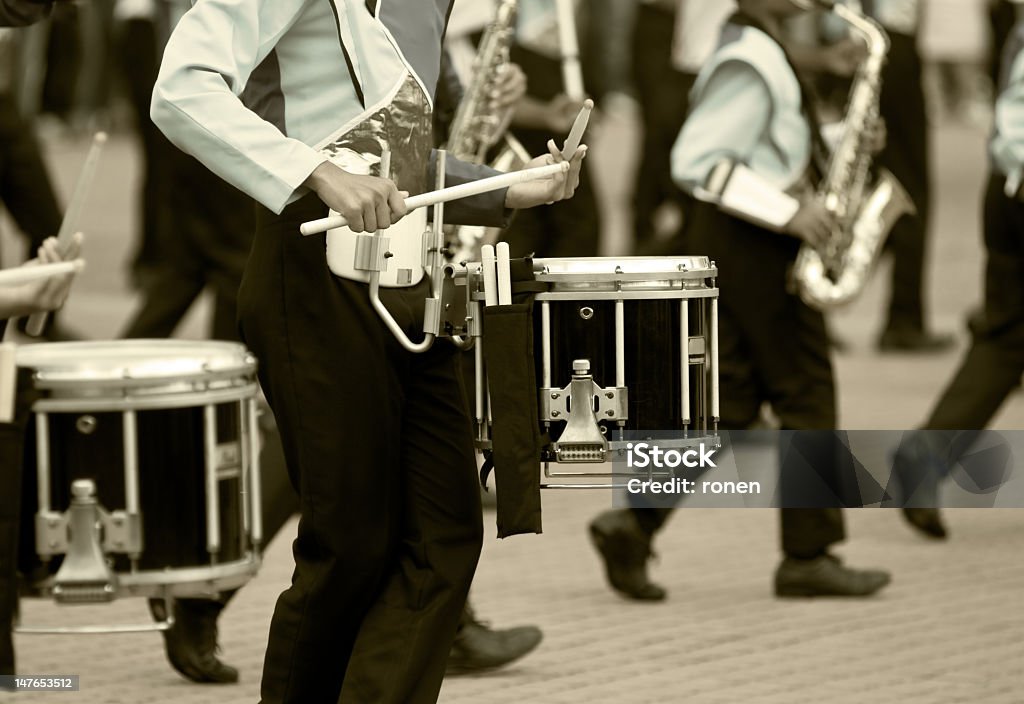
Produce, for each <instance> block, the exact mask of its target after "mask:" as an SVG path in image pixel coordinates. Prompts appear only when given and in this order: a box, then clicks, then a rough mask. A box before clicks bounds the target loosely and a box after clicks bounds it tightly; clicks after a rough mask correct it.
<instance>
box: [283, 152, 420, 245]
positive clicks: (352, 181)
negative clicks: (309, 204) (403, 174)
mask: <svg viewBox="0 0 1024 704" xmlns="http://www.w3.org/2000/svg"><path fill="white" fill-rule="evenodd" d="M303 185H305V186H306V187H308V188H310V189H312V190H314V191H316V194H317V195H318V196H320V200H322V201H323V202H324V203H326V204H327V205H328V206H329V207H330V208H331V209H332V210H335V211H337V212H338V213H340V214H341V215H342V216H343V217H344V218H345V220H346V221H347V222H348V228H349V229H350V230H352V231H353V232H376V231H377V230H386V229H387V228H389V227H391V226H392V225H394V224H395V223H396V222H398V221H399V220H401V219H402V216H404V215H405V214H406V212H408V209H407V208H406V207H405V199H406V198H408V196H409V194H408V193H407V192H406V191H400V190H398V187H397V186H396V185H395V182H394V181H392V180H390V179H386V178H378V177H377V176H359V175H357V174H350V173H348V172H347V171H344V170H342V169H341V168H339V167H337V166H335V165H334V164H332V163H331V162H329V161H325V162H324V163H322V164H320V166H318V167H316V169H314V170H313V173H311V174H310V175H309V178H307V179H306V181H305V183H304V184H303Z"/></svg>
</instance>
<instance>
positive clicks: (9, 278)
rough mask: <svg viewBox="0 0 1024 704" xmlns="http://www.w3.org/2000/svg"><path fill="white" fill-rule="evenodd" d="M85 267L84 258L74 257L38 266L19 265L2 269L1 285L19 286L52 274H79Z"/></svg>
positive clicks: (0, 270) (0, 271) (0, 274)
mask: <svg viewBox="0 0 1024 704" xmlns="http://www.w3.org/2000/svg"><path fill="white" fill-rule="evenodd" d="M84 268H85V260H84V259H74V260H72V261H69V262H55V263H53V264H39V265H38V266H17V267H14V268H11V269H0V286H18V285H20V284H27V283H31V282H33V281H38V280H40V279H48V278H50V277H51V276H62V275H64V274H77V273H78V272H80V271H81V270H82V269H84Z"/></svg>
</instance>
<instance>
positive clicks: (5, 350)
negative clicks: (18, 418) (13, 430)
mask: <svg viewBox="0 0 1024 704" xmlns="http://www.w3.org/2000/svg"><path fill="white" fill-rule="evenodd" d="M15 349H16V347H15V346H14V344H13V343H11V342H3V343H0V423H13V422H14V397H15V395H16V392H17V390H18V368H17V363H16V360H15V354H14V352H15Z"/></svg>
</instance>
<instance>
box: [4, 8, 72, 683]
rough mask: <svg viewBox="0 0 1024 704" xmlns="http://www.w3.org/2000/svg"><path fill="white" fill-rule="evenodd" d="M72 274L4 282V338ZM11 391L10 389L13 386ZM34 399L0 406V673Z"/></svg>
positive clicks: (43, 250)
mask: <svg viewBox="0 0 1024 704" xmlns="http://www.w3.org/2000/svg"><path fill="white" fill-rule="evenodd" d="M52 5H53V3H52V2H34V1H32V0H0V27H11V26H14V27H20V26H25V25H29V24H32V23H33V22H37V21H39V20H41V19H43V18H45V17H46V16H47V15H48V14H49V12H50V8H51V7H52ZM59 227H60V225H59V223H58V224H57V228H58V229H59ZM54 232H56V230H54ZM80 247H81V237H76V238H75V239H73V240H72V243H71V246H70V247H69V248H68V250H67V251H66V252H64V253H61V252H59V251H58V247H57V240H56V239H53V238H48V239H46V240H44V241H43V242H41V246H40V248H39V250H38V256H37V258H36V259H34V260H32V261H29V262H27V263H26V264H24V265H23V266H26V267H32V266H37V265H38V264H48V263H54V262H58V261H61V260H63V259H65V258H67V259H74V258H77V257H78V253H79V249H80ZM73 278H74V277H73V275H71V274H64V275H61V276H59V277H53V278H47V279H43V280H40V281H37V282H34V283H26V284H22V285H20V286H16V287H0V340H2V339H3V336H4V333H5V332H6V328H7V319H8V318H11V317H14V316H21V315H29V314H32V313H41V312H44V311H52V310H56V309H58V308H60V306H62V305H63V304H64V300H65V299H66V298H67V295H68V291H69V290H70V287H71V282H72V279H73ZM12 361H13V360H7V361H6V362H3V363H10V362H12ZM25 381H27V379H25ZM6 391H7V393H10V391H11V390H9V389H8V390H6ZM0 397H5V394H3V393H0ZM29 405H30V404H29V397H28V396H27V395H26V394H19V395H18V396H17V397H16V399H15V402H14V407H13V408H0V485H2V486H3V487H4V491H2V492H0V675H13V674H15V662H14V642H13V639H12V637H11V633H12V630H13V628H14V619H15V615H16V613H17V610H18V584H17V572H16V565H17V550H18V525H19V523H20V520H21V518H20V517H21V506H20V499H21V489H20V486H21V466H22V447H23V442H24V434H25V424H26V422H27V421H28V415H29V411H30V408H29Z"/></svg>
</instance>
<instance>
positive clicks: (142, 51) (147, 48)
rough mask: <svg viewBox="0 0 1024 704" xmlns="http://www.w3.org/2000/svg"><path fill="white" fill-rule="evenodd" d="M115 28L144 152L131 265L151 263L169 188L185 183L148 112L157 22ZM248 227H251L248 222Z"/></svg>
mask: <svg viewBox="0 0 1024 704" xmlns="http://www.w3.org/2000/svg"><path fill="white" fill-rule="evenodd" d="M118 29H119V31H118V35H117V37H116V38H117V50H118V53H119V58H120V62H119V64H120V69H121V73H122V74H123V77H124V81H125V87H126V88H127V89H128V97H129V99H130V101H131V106H132V111H133V113H134V115H135V129H136V131H137V132H138V135H139V139H140V140H141V142H142V156H143V160H142V161H143V165H142V191H141V193H140V196H141V198H140V200H139V206H140V207H139V211H140V215H141V218H140V220H141V228H140V231H139V238H138V249H137V250H136V253H135V256H134V258H133V262H132V266H133V267H136V268H138V267H142V266H156V265H158V264H159V263H160V248H161V243H162V242H163V241H164V238H165V237H166V236H167V235H164V234H163V233H164V232H165V228H167V227H168V226H169V225H170V224H171V219H172V218H173V217H174V215H175V213H174V212H173V210H172V208H171V207H170V203H169V201H168V198H169V196H170V192H171V190H172V189H174V188H175V187H177V188H186V189H187V188H188V187H189V183H190V182H189V181H188V180H181V181H177V182H175V180H174V174H173V173H170V169H169V168H168V163H167V160H168V159H172V158H174V152H175V151H177V150H176V148H175V147H174V145H173V144H171V142H170V141H169V140H168V139H167V138H166V137H164V135H163V133H162V132H161V131H160V130H159V129H157V126H156V125H154V124H153V121H152V120H151V119H150V117H149V104H150V102H151V101H152V98H153V85H154V84H155V83H156V76H157V72H158V71H159V69H160V55H161V53H162V51H163V46H158V43H159V40H158V39H157V34H158V31H157V26H156V23H154V22H153V21H151V20H148V19H132V20H127V21H125V22H123V23H121V25H120V27H119V28H118ZM176 184H177V185H176ZM249 232H252V228H251V227H250V229H249ZM173 234H174V233H173V232H172V236H173Z"/></svg>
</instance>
